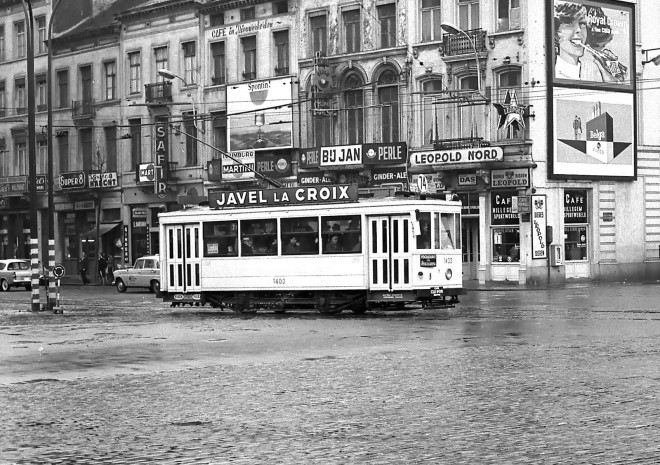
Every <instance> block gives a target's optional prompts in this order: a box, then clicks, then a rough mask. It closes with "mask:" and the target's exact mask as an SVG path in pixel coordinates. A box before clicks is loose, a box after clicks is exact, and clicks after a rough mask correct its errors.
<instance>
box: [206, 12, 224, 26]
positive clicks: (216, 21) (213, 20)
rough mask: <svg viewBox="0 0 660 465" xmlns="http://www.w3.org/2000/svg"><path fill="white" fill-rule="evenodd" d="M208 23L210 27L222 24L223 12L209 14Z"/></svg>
mask: <svg viewBox="0 0 660 465" xmlns="http://www.w3.org/2000/svg"><path fill="white" fill-rule="evenodd" d="M209 23H210V26H211V27H218V26H224V24H225V14H224V12H220V13H214V14H212V15H210V16H209Z"/></svg>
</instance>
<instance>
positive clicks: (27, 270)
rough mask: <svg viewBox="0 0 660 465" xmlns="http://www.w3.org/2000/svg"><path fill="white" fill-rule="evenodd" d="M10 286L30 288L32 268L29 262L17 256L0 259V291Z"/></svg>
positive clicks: (6, 289)
mask: <svg viewBox="0 0 660 465" xmlns="http://www.w3.org/2000/svg"><path fill="white" fill-rule="evenodd" d="M12 287H24V288H25V289H27V290H30V289H32V269H31V267H30V262H29V261H27V260H21V259H18V258H9V259H7V260H0V291H3V292H5V291H8V290H9V289H11V288H12Z"/></svg>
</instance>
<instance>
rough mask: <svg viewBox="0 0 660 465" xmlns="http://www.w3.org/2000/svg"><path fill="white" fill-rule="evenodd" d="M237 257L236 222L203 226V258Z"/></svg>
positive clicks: (219, 222)
mask: <svg viewBox="0 0 660 465" xmlns="http://www.w3.org/2000/svg"><path fill="white" fill-rule="evenodd" d="M237 255H238V222H237V221H216V222H213V223H205V224H204V256H205V257H236V256H237Z"/></svg>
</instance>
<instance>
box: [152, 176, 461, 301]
mask: <svg viewBox="0 0 660 465" xmlns="http://www.w3.org/2000/svg"><path fill="white" fill-rule="evenodd" d="M460 211H461V204H460V202H456V201H446V200H440V199H432V198H426V199H420V197H415V196H407V197H406V196H404V195H401V196H395V197H388V198H360V199H358V195H357V187H356V186H306V187H297V188H285V189H268V190H266V189H253V190H245V191H231V192H216V193H211V194H210V195H209V206H194V207H190V208H186V209H184V210H180V211H176V212H169V213H162V214H160V215H159V221H160V256H161V290H160V294H159V295H160V296H161V297H162V298H163V299H164V300H165V301H166V302H171V303H172V305H173V306H177V305H185V304H190V305H204V304H207V303H208V304H210V305H212V306H214V307H224V306H228V307H231V308H232V309H234V310H236V311H239V312H245V311H253V310H255V309H257V308H274V309H275V311H278V312H280V311H285V310H286V308H293V307H299V308H310V307H312V306H313V307H315V308H316V309H317V310H318V311H319V312H322V313H337V312H340V311H342V310H344V309H351V310H352V311H353V312H355V313H363V312H365V311H366V310H367V309H369V308H370V307H384V308H387V307H390V306H395V307H396V308H404V307H405V304H406V303H414V302H418V303H422V304H423V305H427V304H433V305H436V304H437V305H445V306H451V305H453V304H455V303H457V302H458V295H459V294H462V293H463V285H462V265H461V244H460V239H461V219H460Z"/></svg>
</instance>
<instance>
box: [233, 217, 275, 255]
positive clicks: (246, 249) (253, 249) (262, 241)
mask: <svg viewBox="0 0 660 465" xmlns="http://www.w3.org/2000/svg"><path fill="white" fill-rule="evenodd" d="M277 247H278V242H277V221H276V220H243V221H241V255H242V256H248V255H277Z"/></svg>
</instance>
